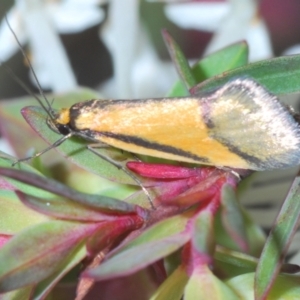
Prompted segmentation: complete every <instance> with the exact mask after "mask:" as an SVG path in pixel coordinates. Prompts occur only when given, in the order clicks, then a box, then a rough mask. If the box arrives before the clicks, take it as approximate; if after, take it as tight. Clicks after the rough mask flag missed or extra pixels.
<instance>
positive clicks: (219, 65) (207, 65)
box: [168, 42, 248, 97]
mask: <svg viewBox="0 0 300 300" xmlns="http://www.w3.org/2000/svg"><path fill="white" fill-rule="evenodd" d="M247 62H248V46H247V44H246V43H245V42H239V43H235V44H232V45H230V46H228V47H226V48H223V49H221V50H219V51H217V52H214V53H212V54H210V55H208V56H206V57H204V58H203V59H201V60H200V61H198V62H197V63H196V64H195V65H194V66H193V67H192V74H193V76H194V77H195V79H196V82H197V83H198V82H202V81H204V80H205V79H207V78H210V77H213V76H216V75H218V74H221V73H223V72H226V71H228V70H231V69H234V68H238V67H241V66H244V65H245V64H247ZM188 95H189V92H188V91H187V90H186V88H184V86H183V83H182V82H181V81H178V82H177V83H176V84H175V85H174V86H173V88H172V90H171V91H170V92H169V93H168V96H169V97H179V96H188Z"/></svg>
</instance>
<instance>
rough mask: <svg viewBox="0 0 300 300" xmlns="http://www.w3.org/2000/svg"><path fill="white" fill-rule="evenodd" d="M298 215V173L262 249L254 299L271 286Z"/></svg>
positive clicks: (263, 296)
mask: <svg viewBox="0 0 300 300" xmlns="http://www.w3.org/2000/svg"><path fill="white" fill-rule="evenodd" d="M299 216H300V173H299V174H298V175H297V177H296V178H295V180H294V182H293V184H292V186H291V188H290V191H289V193H288V195H287V197H286V199H285V201H284V203H283V205H282V207H281V210H280V212H279V214H278V216H277V218H276V221H275V224H274V226H273V228H272V230H271V232H270V234H269V236H268V238H267V241H266V244H265V247H264V249H263V251H262V254H261V257H260V260H259V263H258V266H257V270H256V276H255V299H257V300H259V299H265V297H266V295H267V294H268V292H269V291H270V289H271V287H272V286H273V284H274V282H275V279H276V277H277V275H278V273H279V271H280V269H281V266H282V263H283V260H284V257H285V255H286V253H287V250H288V247H289V245H290V243H291V241H292V238H293V236H294V235H295V233H296V230H297V228H298V226H299Z"/></svg>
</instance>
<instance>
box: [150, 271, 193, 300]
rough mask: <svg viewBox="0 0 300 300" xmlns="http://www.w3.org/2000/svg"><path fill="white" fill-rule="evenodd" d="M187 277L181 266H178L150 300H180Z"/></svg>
mask: <svg viewBox="0 0 300 300" xmlns="http://www.w3.org/2000/svg"><path fill="white" fill-rule="evenodd" d="M187 282H188V276H187V274H186V272H185V270H184V268H183V267H182V266H179V267H178V268H177V269H176V270H175V271H174V272H173V273H172V274H171V275H170V276H169V277H168V278H167V279H166V280H165V281H164V282H163V283H162V284H161V285H160V287H159V288H158V290H157V291H156V292H155V294H154V295H153V296H152V297H151V298H150V300H180V299H182V295H183V292H184V287H185V285H186V283H187Z"/></svg>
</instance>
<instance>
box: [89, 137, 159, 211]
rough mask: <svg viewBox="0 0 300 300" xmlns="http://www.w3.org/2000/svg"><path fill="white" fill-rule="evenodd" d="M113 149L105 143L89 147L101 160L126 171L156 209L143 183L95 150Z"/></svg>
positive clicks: (124, 169)
mask: <svg viewBox="0 0 300 300" xmlns="http://www.w3.org/2000/svg"><path fill="white" fill-rule="evenodd" d="M108 147H111V146H109V145H107V144H104V143H97V144H89V145H87V148H88V149H89V150H90V151H91V152H92V153H94V154H95V155H97V156H99V157H100V158H102V159H104V160H106V161H107V162H109V163H111V164H112V165H113V166H115V167H116V168H118V169H121V170H122V171H124V172H125V173H126V174H127V175H128V176H130V177H131V178H132V179H133V180H134V181H135V182H136V183H137V184H138V185H139V186H140V187H141V189H142V190H143V192H144V193H145V194H146V196H147V198H148V200H149V203H150V205H151V208H152V209H155V206H154V204H153V201H152V198H151V196H150V194H149V192H148V190H147V189H146V188H145V187H144V186H143V184H142V182H141V181H140V180H139V179H138V178H137V177H136V176H134V175H133V174H132V173H131V172H130V171H129V170H127V169H126V168H124V167H123V166H122V165H121V164H119V163H117V162H116V161H114V160H113V159H112V158H111V157H109V156H106V155H103V154H101V153H99V152H97V151H96V150H95V149H99V148H108Z"/></svg>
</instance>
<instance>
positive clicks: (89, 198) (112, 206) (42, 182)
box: [0, 167, 136, 213]
mask: <svg viewBox="0 0 300 300" xmlns="http://www.w3.org/2000/svg"><path fill="white" fill-rule="evenodd" d="M0 175H3V176H7V177H10V178H13V179H15V180H18V181H22V182H24V183H27V184H30V185H32V186H35V187H38V188H41V189H44V190H47V191H49V192H52V193H55V194H57V195H60V196H63V197H66V198H69V199H72V200H73V201H76V202H77V203H80V204H83V205H88V206H91V207H95V208H98V209H102V210H107V211H113V212H115V211H118V212H123V213H128V212H135V211H136V206H134V205H131V204H129V203H126V202H124V201H121V200H117V199H114V198H109V197H105V196H98V195H90V194H85V193H81V192H79V191H76V190H74V189H71V188H69V187H67V186H65V185H63V184H62V183H60V182H58V181H56V180H53V179H50V178H45V177H42V176H39V175H37V174H34V173H31V172H26V171H22V170H15V169H10V168H1V167H0Z"/></svg>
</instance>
